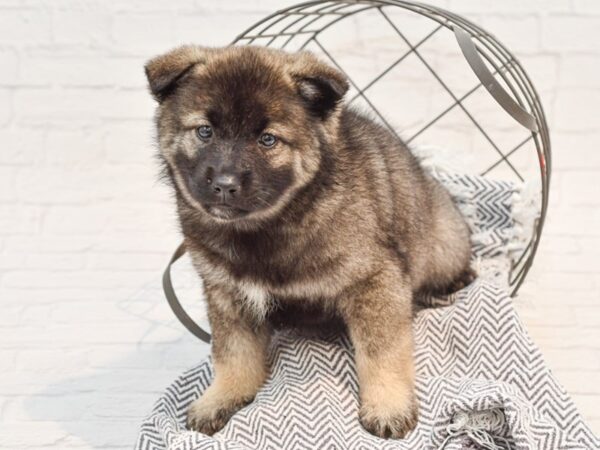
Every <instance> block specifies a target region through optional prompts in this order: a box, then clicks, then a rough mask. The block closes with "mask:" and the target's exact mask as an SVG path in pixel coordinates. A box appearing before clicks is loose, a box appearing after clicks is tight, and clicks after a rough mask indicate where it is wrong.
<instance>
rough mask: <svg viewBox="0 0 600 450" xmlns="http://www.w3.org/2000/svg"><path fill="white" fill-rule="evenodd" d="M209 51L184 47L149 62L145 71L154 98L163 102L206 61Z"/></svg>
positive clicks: (204, 48) (193, 46)
mask: <svg viewBox="0 0 600 450" xmlns="http://www.w3.org/2000/svg"><path fill="white" fill-rule="evenodd" d="M209 51H210V49H208V48H206V47H199V46H195V45H184V46H182V47H178V48H176V49H174V50H171V51H170V52H168V53H165V54H164V55H160V56H157V57H155V58H152V59H151V60H150V61H148V62H147V63H146V65H145V66H144V69H145V71H146V77H147V78H148V84H149V86H150V92H151V93H152V96H153V97H154V98H155V99H156V100H157V101H158V102H159V103H160V102H162V101H163V100H164V99H165V98H167V97H168V96H169V94H171V93H172V92H173V91H174V90H175V88H176V87H177V83H178V82H179V81H180V80H181V79H182V78H183V77H184V76H185V75H186V74H187V73H188V72H189V71H190V70H191V69H192V68H193V67H194V66H195V65H196V64H199V63H203V62H205V61H206V58H207V55H208V53H209Z"/></svg>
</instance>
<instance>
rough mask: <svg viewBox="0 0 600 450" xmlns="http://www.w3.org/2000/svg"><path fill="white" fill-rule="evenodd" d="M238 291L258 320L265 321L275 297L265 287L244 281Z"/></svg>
mask: <svg viewBox="0 0 600 450" xmlns="http://www.w3.org/2000/svg"><path fill="white" fill-rule="evenodd" d="M238 289H239V291H240V293H241V294H242V297H243V298H244V304H245V306H246V308H248V311H250V312H251V313H252V314H253V315H254V316H255V317H256V318H257V319H264V318H265V317H266V315H267V313H268V312H269V310H270V309H271V306H272V304H273V297H272V295H271V294H270V293H269V291H267V290H266V289H265V288H264V287H263V286H260V285H258V284H256V283H252V282H249V281H243V282H241V283H240V284H239V285H238Z"/></svg>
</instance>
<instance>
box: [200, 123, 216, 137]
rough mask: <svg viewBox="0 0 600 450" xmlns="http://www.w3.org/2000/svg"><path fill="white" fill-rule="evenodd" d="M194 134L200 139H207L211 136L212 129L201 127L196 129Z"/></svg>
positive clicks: (206, 126)
mask: <svg viewBox="0 0 600 450" xmlns="http://www.w3.org/2000/svg"><path fill="white" fill-rule="evenodd" d="M196 134H197V135H198V137H199V138H201V139H208V138H209V137H211V136H212V134H213V131H212V128H211V127H209V126H208V125H202V126H200V127H198V128H197V129H196Z"/></svg>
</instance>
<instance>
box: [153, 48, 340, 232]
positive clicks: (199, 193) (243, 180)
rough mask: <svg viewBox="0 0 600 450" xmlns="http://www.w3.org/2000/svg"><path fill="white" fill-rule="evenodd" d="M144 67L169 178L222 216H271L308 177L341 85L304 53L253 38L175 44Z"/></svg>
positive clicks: (194, 202)
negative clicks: (211, 44) (222, 44)
mask: <svg viewBox="0 0 600 450" xmlns="http://www.w3.org/2000/svg"><path fill="white" fill-rule="evenodd" d="M146 74H147V76H148V80H149V84H150V89H151V92H152V94H153V96H154V97H155V99H156V100H157V101H158V102H159V110H158V114H157V125H158V136H159V145H160V153H161V157H162V158H163V160H164V162H165V163H166V164H167V169H168V173H169V175H170V177H171V178H172V180H173V184H174V186H175V188H176V189H177V190H178V191H179V193H180V194H181V195H182V196H183V198H184V199H185V200H186V202H187V203H188V204H190V205H191V206H193V207H194V208H195V209H197V210H198V211H200V212H201V213H203V214H205V215H206V217H209V218H210V219H211V220H214V221H216V222H219V223H226V222H236V223H240V222H250V221H255V220H262V219H265V218H269V217H271V216H274V215H276V214H277V212H278V211H279V210H281V208H282V207H284V206H285V205H286V204H287V203H288V202H289V201H290V200H291V199H292V198H293V197H294V195H295V194H296V193H297V192H298V191H299V190H300V189H301V188H302V187H303V186H305V185H307V184H308V183H310V182H311V181H312V180H313V179H314V177H315V174H316V173H317V171H318V168H319V164H320V162H321V158H322V151H324V148H323V147H324V143H325V142H327V139H328V135H330V134H331V130H333V129H334V128H335V127H336V124H337V112H338V109H339V108H338V103H339V101H340V100H341V98H342V96H343V95H344V93H345V92H346V90H347V89H348V84H347V81H346V79H345V77H344V76H343V75H342V74H341V73H340V72H339V71H337V70H335V69H333V68H331V67H329V66H327V65H325V64H323V63H322V62H320V61H319V60H317V59H316V58H315V57H314V56H312V55H311V54H309V53H298V54H287V53H284V52H280V51H275V50H269V49H265V48H258V47H228V48H223V49H209V48H202V47H193V46H187V47H181V48H178V49H176V50H173V51H171V52H170V53H167V54H165V55H163V56H159V57H157V58H155V59H153V60H151V61H150V62H149V63H148V64H147V65H146Z"/></svg>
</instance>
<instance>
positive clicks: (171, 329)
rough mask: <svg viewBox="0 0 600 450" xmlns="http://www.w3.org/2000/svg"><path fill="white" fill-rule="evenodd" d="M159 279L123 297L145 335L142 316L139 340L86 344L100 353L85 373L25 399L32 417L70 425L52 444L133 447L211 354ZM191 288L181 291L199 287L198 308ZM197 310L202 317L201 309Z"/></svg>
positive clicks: (90, 352) (126, 310) (92, 351)
mask: <svg viewBox="0 0 600 450" xmlns="http://www.w3.org/2000/svg"><path fill="white" fill-rule="evenodd" d="M177 281H178V280H176V285H178V286H179V284H178V283H177ZM156 284H157V283H153V286H146V287H144V289H142V290H141V291H140V292H139V293H136V295H135V296H134V297H132V298H130V299H128V300H127V301H124V302H121V303H120V304H119V307H120V308H121V309H123V313H124V314H129V315H131V316H132V325H136V326H132V328H133V329H135V330H136V331H135V333H138V334H139V329H140V328H139V327H138V326H137V325H139V322H138V321H142V322H143V323H144V324H146V325H147V326H144V327H143V329H144V331H143V333H142V335H140V336H139V339H137V341H136V338H135V337H134V338H132V340H130V342H129V343H127V344H117V343H115V344H102V345H95V346H90V348H82V349H81V351H82V352H83V353H85V354H87V355H88V356H89V355H93V356H92V357H90V358H88V363H87V365H86V367H85V368H82V370H81V374H77V375H75V376H73V377H71V378H66V379H64V380H62V381H60V382H56V383H52V384H49V385H48V386H47V387H46V388H45V389H43V390H42V391H40V392H38V393H37V394H35V395H32V396H30V397H29V398H27V399H26V400H25V405H24V408H25V410H26V412H27V414H28V415H29V417H30V418H31V419H32V420H35V421H45V422H54V423H56V424H57V425H59V426H60V427H61V428H62V429H63V430H64V432H65V433H64V434H65V436H64V437H63V438H60V439H59V441H58V442H54V443H52V444H51V445H53V446H57V445H59V446H61V447H63V448H68V447H71V446H73V447H81V446H85V447H88V446H89V447H92V448H99V447H111V448H132V446H133V444H134V442H135V439H136V436H137V432H138V430H139V426H140V424H141V421H142V419H143V418H144V417H145V416H146V415H147V414H149V413H150V411H151V409H152V406H153V404H154V402H155V401H156V400H157V399H158V397H159V395H160V394H161V393H162V392H163V390H164V389H165V388H166V387H167V386H168V385H170V384H171V382H172V381H173V380H174V379H175V378H176V377H177V376H178V375H179V374H180V373H181V372H183V371H185V370H186V369H189V368H190V367H192V366H194V365H195V364H197V363H199V362H200V361H201V360H203V359H204V358H206V357H207V356H208V354H209V353H210V346H209V345H206V344H204V343H201V342H200V341H199V340H198V339H197V338H195V337H194V336H192V335H191V334H189V333H188V332H187V331H186V330H185V329H184V328H183V326H182V325H181V324H179V323H178V322H177V321H176V319H174V318H173V316H172V313H171V311H170V310H169V309H168V306H167V305H166V302H165V301H164V299H163V296H162V291H161V290H160V286H156ZM190 288H191V286H187V287H186V289H183V290H178V292H180V293H183V294H185V293H186V292H189V295H190V296H191V295H193V292H195V294H196V301H195V302H194V303H195V304H196V305H197V306H196V307H195V308H191V309H196V310H198V309H201V306H200V305H201V303H202V302H198V300H197V298H198V296H197V293H198V290H196V289H193V288H191V289H190ZM181 297H187V295H181ZM190 312H191V313H192V316H193V317H198V314H194V312H197V311H190ZM165 318H168V319H169V320H165ZM135 322H138V323H135ZM200 322H201V323H202V321H200ZM107 326H110V324H108V325H107ZM132 341H134V343H132Z"/></svg>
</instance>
